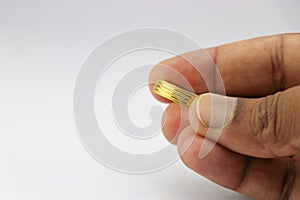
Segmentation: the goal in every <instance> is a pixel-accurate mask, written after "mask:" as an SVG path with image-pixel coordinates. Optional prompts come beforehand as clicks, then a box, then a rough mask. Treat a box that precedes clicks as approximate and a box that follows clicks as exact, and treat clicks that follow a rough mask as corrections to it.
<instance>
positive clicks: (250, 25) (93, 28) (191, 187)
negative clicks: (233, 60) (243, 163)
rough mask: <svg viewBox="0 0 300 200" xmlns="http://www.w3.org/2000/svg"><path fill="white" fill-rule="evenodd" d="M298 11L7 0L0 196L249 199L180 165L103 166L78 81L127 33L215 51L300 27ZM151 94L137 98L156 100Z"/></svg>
mask: <svg viewBox="0 0 300 200" xmlns="http://www.w3.org/2000/svg"><path fill="white" fill-rule="evenodd" d="M299 9H300V2H299V1H297V0H290V1H288V0H287V1H280V0H278V1H274V0H267V1H260V0H252V1H238V0H228V1H220V0H210V1H208V0H207V1H201V0H185V1H183V0H181V1H180V0H164V1H157V0H152V1H146V0H140V1H138V0H124V1H116V0H112V1H103V0H100V1H96V0H93V1H92V0H86V1H83V0H73V1H71V0H53V1H40V0H27V1H23V0H0V199H5V200H19V199H22V200H38V199H57V200H65V199H72V200H76V199H78V200H79V199H89V200H94V199H95V200H96V199H116V200H118V199H122V200H124V199H131V200H139V199H164V200H166V199H172V200H181V199H185V200H187V199H188V200H196V199H206V200H215V199H247V198H246V197H243V196H241V195H238V194H236V193H234V192H231V191H228V190H226V189H224V188H221V187H219V186H217V185H215V184H213V183H211V182H209V181H207V180H206V179H204V178H202V177H201V176H199V175H197V174H195V173H193V172H192V171H190V170H189V169H188V168H186V167H185V166H184V165H183V164H182V163H181V162H180V161H178V162H176V163H175V164H174V165H172V166H170V167H168V168H166V169H164V170H162V171H159V172H157V173H153V174H145V175H130V174H122V173H119V172H116V171H112V170H110V169H108V168H106V167H104V166H102V165H101V164H99V163H98V162H97V161H96V160H94V159H93V158H92V157H91V156H90V155H89V154H88V153H87V152H86V150H85V149H84V148H83V146H82V144H81V143H80V140H79V138H78V136H77V133H76V130H75V126H74V121H73V111H72V95H73V89H74V83H75V81H76V77H77V75H78V73H79V70H80V68H81V65H82V64H83V62H84V61H85V59H86V58H87V57H88V55H89V53H90V52H91V51H93V50H94V49H95V48H96V47H97V46H98V45H99V44H101V42H103V41H105V40H106V39H108V38H109V37H111V36H113V35H116V34H118V33H120V32H123V31H126V30H131V29H134V28H141V27H161V28H167V29H172V30H175V31H179V32H181V33H183V34H185V35H187V36H189V37H191V38H193V39H194V40H195V41H197V42H198V43H199V44H200V45H202V46H203V47H209V46H214V45H219V44H223V43H227V42H231V41H236V40H241V39H247V38H252V37H256V36H262V35H271V34H277V33H284V32H299V31H300V21H299V17H300V16H299ZM159 59H161V57H159V56H157V57H155V56H154V57H153V60H152V61H153V62H156V61H159ZM149 97H150V96H148V94H146V92H145V91H140V93H138V94H137V96H136V99H135V101H137V102H139V101H143V98H144V100H145V101H147V102H149V105H150V103H153V104H157V102H155V101H154V100H152V99H151V100H149ZM150 98H151V97H150ZM131 107H132V106H131ZM146 109H147V108H146ZM130 112H131V115H132V116H133V118H134V116H142V117H141V118H139V117H136V118H135V119H133V120H134V121H135V122H136V123H144V121H143V113H141V112H139V109H136V111H135V110H134V109H133V110H131V111H130ZM135 112H137V113H135ZM145 112H146V110H145ZM139 120H142V121H139ZM145 120H146V119H145ZM112 126H113V125H112ZM112 139H113V138H112ZM160 142H161V143H165V140H164V138H163V137H161V138H160ZM174 148H175V147H174ZM131 150H132V149H131ZM135 150H136V149H135Z"/></svg>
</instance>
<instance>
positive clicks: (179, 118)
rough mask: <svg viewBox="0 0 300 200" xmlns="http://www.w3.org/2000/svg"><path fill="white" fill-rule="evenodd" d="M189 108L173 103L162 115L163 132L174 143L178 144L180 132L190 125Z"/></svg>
mask: <svg viewBox="0 0 300 200" xmlns="http://www.w3.org/2000/svg"><path fill="white" fill-rule="evenodd" d="M187 113H188V109H187V108H186V107H183V106H181V105H179V104H175V103H171V104H170V105H169V106H168V107H167V108H166V110H165V112H164V114H163V117H162V122H161V123H162V132H163V134H164V136H165V138H166V139H167V140H168V141H169V142H170V143H172V144H177V139H178V135H179V133H180V132H181V131H182V130H183V129H184V128H185V127H186V126H188V125H189V121H188V117H187Z"/></svg>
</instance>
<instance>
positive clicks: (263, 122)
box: [250, 92, 284, 144]
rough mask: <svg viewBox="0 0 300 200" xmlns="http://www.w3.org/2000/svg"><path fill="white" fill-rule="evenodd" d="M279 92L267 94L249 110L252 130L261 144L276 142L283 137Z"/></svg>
mask: <svg viewBox="0 0 300 200" xmlns="http://www.w3.org/2000/svg"><path fill="white" fill-rule="evenodd" d="M280 99H281V93H280V92H279V93H276V94H275V95H271V96H267V97H265V98H263V99H262V100H260V101H258V102H257V103H256V104H254V108H253V109H252V110H251V112H250V123H251V127H252V129H253V130H252V132H253V133H254V134H255V135H256V137H258V139H259V141H260V142H262V143H263V144H266V143H278V142H279V141H281V140H282V139H283V137H284V130H283V128H282V126H281V125H282V123H281V122H282V120H283V118H282V115H280V108H281V105H280V104H281V100H280Z"/></svg>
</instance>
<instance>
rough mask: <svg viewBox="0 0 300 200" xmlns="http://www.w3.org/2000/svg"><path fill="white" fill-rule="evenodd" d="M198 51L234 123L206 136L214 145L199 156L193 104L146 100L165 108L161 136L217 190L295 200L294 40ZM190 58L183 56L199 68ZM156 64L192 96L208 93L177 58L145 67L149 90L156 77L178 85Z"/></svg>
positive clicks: (298, 93) (299, 47) (298, 78)
mask: <svg viewBox="0 0 300 200" xmlns="http://www.w3.org/2000/svg"><path fill="white" fill-rule="evenodd" d="M206 51H207V53H208V54H209V55H210V57H211V58H212V59H213V60H214V62H215V63H216V65H217V67H218V69H219V71H220V74H221V76H222V79H223V82H224V86H225V90H226V95H228V96H233V97H236V100H237V106H236V109H235V111H234V117H233V119H232V121H231V122H230V124H229V125H227V126H226V127H225V128H223V130H222V133H221V136H220V137H219V138H218V140H216V141H214V139H213V138H209V139H210V140H211V141H214V142H216V145H215V146H214V148H213V149H212V151H211V152H210V153H209V154H208V155H206V156H205V157H204V158H199V151H200V148H201V145H202V143H203V142H204V140H205V134H206V131H207V129H208V127H207V126H205V125H204V124H203V123H201V122H199V120H198V119H197V117H195V116H196V114H195V109H197V108H196V106H195V102H194V103H193V104H192V105H191V106H190V107H189V108H187V107H181V106H179V105H178V104H174V103H170V102H169V101H168V100H166V99H164V98H162V97H160V96H157V95H155V94H153V95H154V96H155V97H156V98H157V99H158V100H160V101H162V102H167V103H170V105H169V106H168V108H167V109H166V111H165V121H164V125H163V128H162V129H163V133H164V135H165V137H166V138H167V139H168V140H169V141H170V142H172V143H174V144H177V146H178V151H179V153H180V155H181V159H182V161H183V162H184V163H185V164H186V165H187V166H188V167H189V168H191V169H192V170H194V171H195V172H196V173H198V174H200V175H202V176H204V177H206V178H208V179H210V180H211V181H213V182H215V183H217V184H219V185H222V186H224V187H227V188H229V189H232V190H235V191H237V192H240V193H242V194H245V195H248V196H250V197H253V198H255V199H271V200H277V199H278V200H279V199H289V200H296V199H300V175H299V174H300V159H299V155H300V123H299V120H300V34H282V35H274V36H269V37H261V38H255V39H251V40H245V41H240V42H235V43H232V44H226V45H222V46H219V47H214V48H209V49H206ZM198 54H199V51H193V52H189V53H187V54H185V55H186V56H188V57H189V59H192V60H194V61H195V62H197V63H201V62H204V61H202V60H201V58H199V57H198ZM164 66H168V69H173V70H174V71H177V72H179V73H180V74H181V75H182V76H183V77H184V78H185V79H186V80H187V81H188V82H189V83H190V85H191V86H192V88H193V89H194V90H195V92H196V93H197V94H199V95H201V94H204V93H207V92H208V90H207V87H206V85H205V82H204V80H203V79H202V77H201V76H200V75H197V73H196V71H195V69H194V68H193V66H192V64H191V63H190V62H187V61H186V60H185V59H183V58H182V57H181V56H176V57H174V58H170V59H168V60H165V61H162V62H161V63H160V64H159V65H157V66H155V67H154V68H153V70H152V72H151V74H150V77H149V80H150V88H152V87H153V82H155V81H156V80H157V79H164V80H167V81H170V82H172V83H174V84H177V85H179V86H182V87H185V85H184V84H183V83H182V82H179V81H178V80H179V79H178V78H177V75H176V74H175V73H172V70H171V71H170V70H169V71H168V70H166V68H165V67H164ZM208 74H209V69H208ZM212 78H213V77H212ZM245 80H247V81H245ZM214 92H216V93H218V90H217V89H216V90H215V91H214ZM202 112H209V110H208V111H205V110H204V111H202ZM206 114H207V113H206ZM207 115H209V113H208V114H207ZM193 116H194V117H193ZM182 119H183V120H182ZM195 124H197V126H195ZM191 138H193V140H192V143H191V145H189V146H188V147H186V145H185V144H184V143H185V142H186V141H191ZM183 149H184V150H183Z"/></svg>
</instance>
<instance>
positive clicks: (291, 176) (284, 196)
mask: <svg viewBox="0 0 300 200" xmlns="http://www.w3.org/2000/svg"><path fill="white" fill-rule="evenodd" d="M295 177H296V168H295V159H293V158H290V161H289V162H288V166H287V169H286V172H285V174H284V176H283V180H282V190H281V193H280V198H279V199H280V200H288V199H289V197H290V194H291V192H292V188H293V186H294V183H295Z"/></svg>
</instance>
